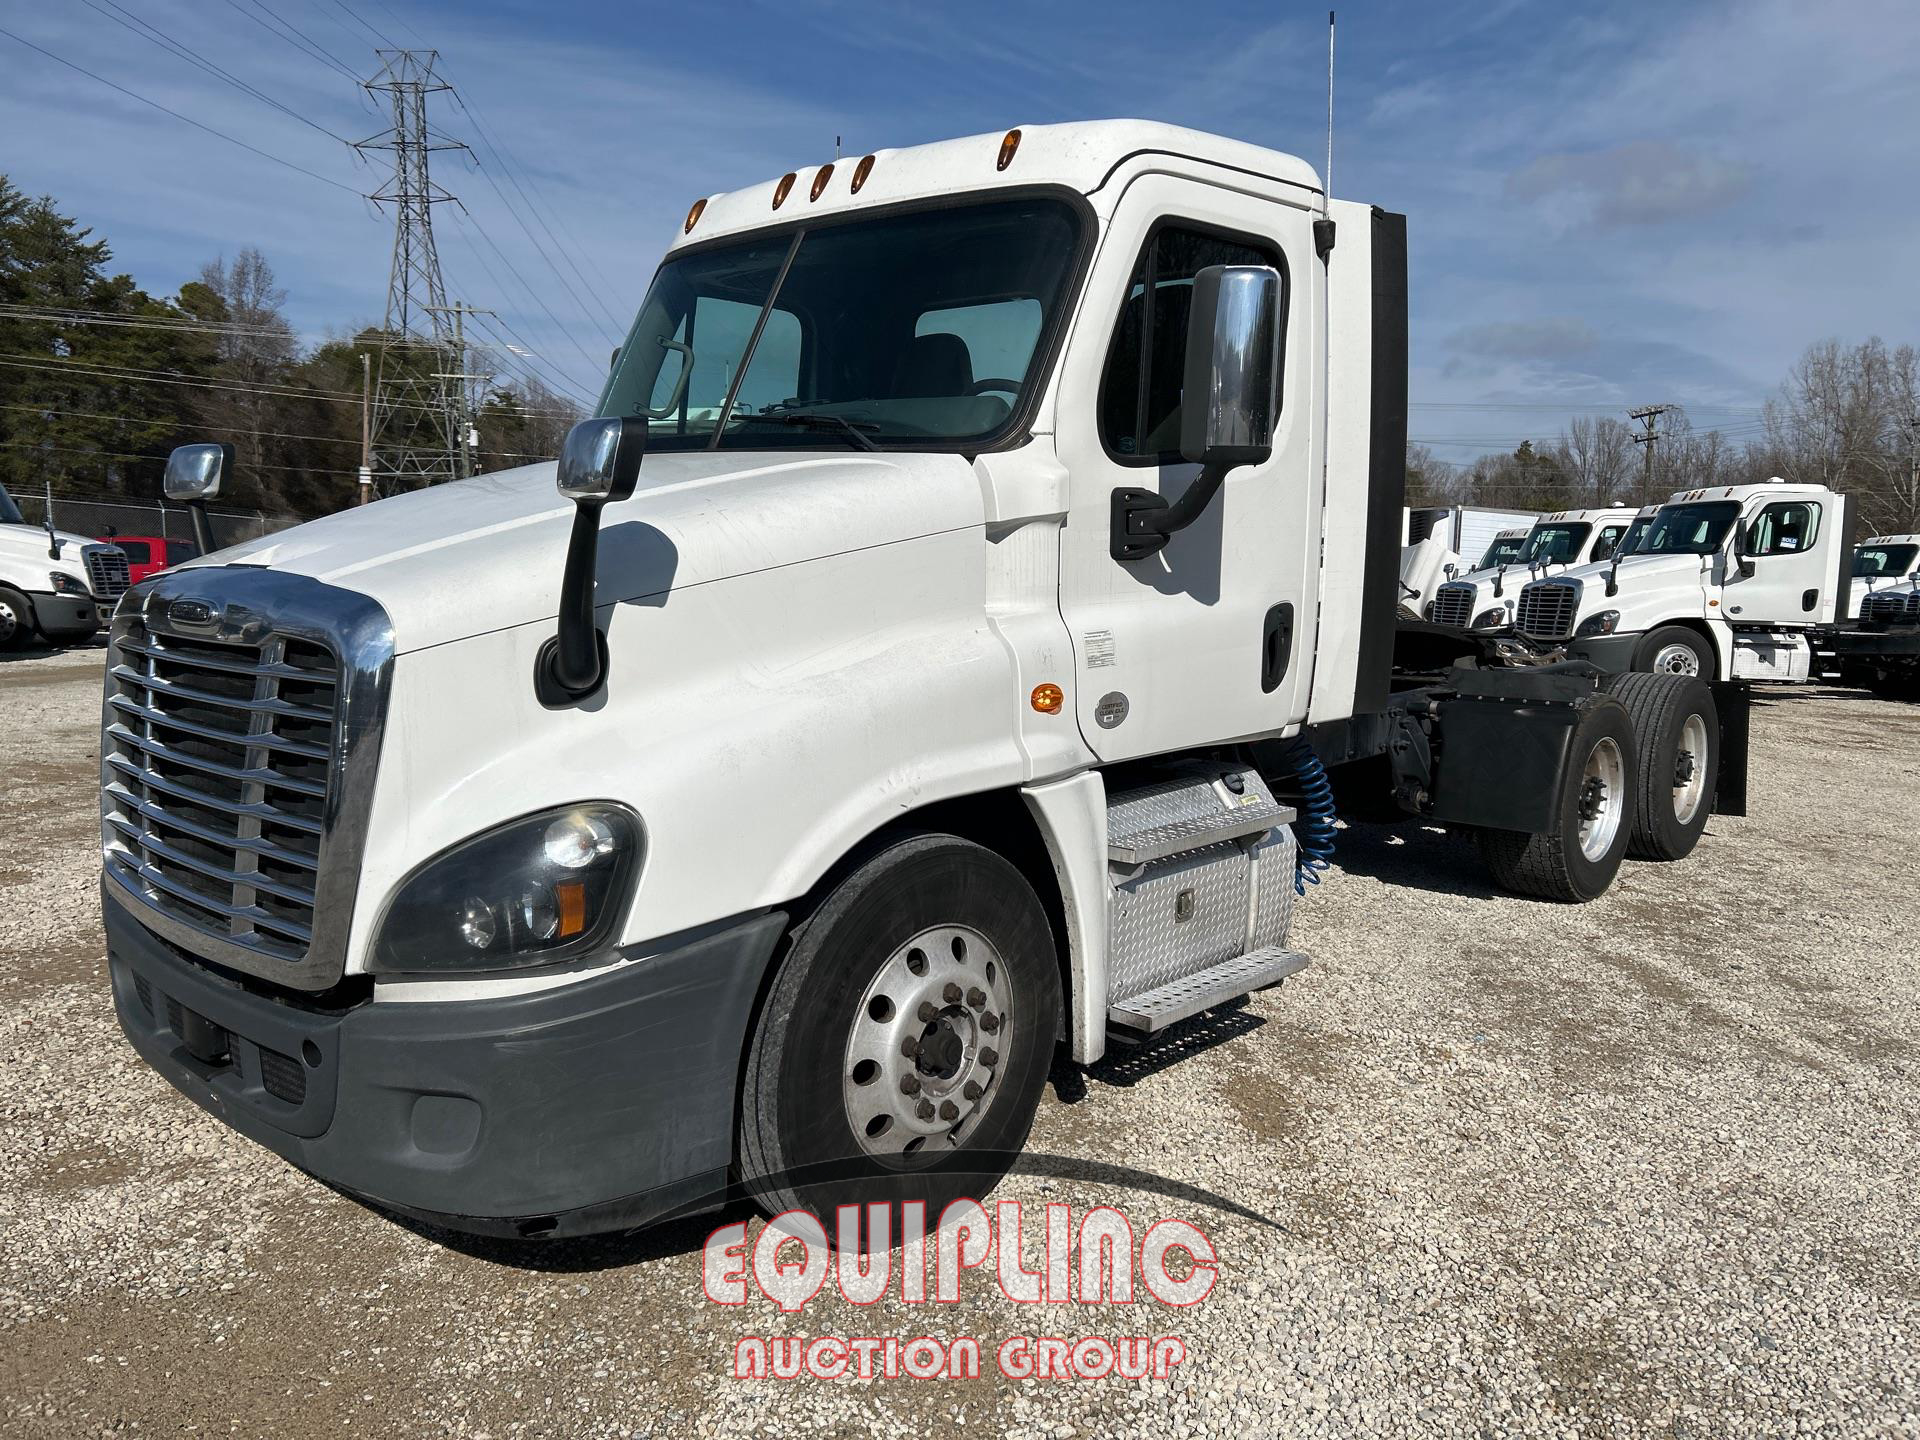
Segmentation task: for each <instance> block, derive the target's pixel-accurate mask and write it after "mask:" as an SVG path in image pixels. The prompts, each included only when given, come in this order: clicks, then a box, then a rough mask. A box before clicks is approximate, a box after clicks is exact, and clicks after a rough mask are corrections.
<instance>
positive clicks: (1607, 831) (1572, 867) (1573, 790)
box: [1477, 695, 1640, 902]
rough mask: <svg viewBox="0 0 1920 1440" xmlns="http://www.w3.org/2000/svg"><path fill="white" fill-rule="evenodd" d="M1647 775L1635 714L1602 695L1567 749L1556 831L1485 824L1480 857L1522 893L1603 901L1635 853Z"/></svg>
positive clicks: (1496, 875)
mask: <svg viewBox="0 0 1920 1440" xmlns="http://www.w3.org/2000/svg"><path fill="white" fill-rule="evenodd" d="M1639 781H1640V772H1639V756H1638V754H1637V753H1636V746H1635V744H1634V737H1633V720H1632V718H1631V717H1630V716H1629V715H1628V714H1627V710H1626V707H1625V706H1624V705H1622V704H1621V703H1620V702H1619V701H1618V700H1615V699H1613V698H1612V697H1611V696H1607V695H1601V696H1598V697H1596V698H1595V700H1594V701H1593V703H1592V704H1591V705H1589V706H1588V707H1587V711H1586V713H1585V714H1584V715H1582V716H1581V717H1580V723H1579V724H1578V725H1576V726H1575V727H1574V731H1573V738H1572V741H1571V742H1570V744H1569V745H1568V747H1567V768H1566V770H1565V771H1564V772H1563V773H1562V775H1561V777H1560V793H1559V794H1558V795H1557V796H1555V797H1554V826H1553V829H1551V830H1550V831H1547V832H1546V833H1544V834H1539V835H1528V834H1524V833H1522V832H1520V831H1516V830H1482V831H1480V832H1479V835H1478V836H1477V839H1478V842H1479V846H1480V858H1481V859H1482V860H1484V861H1485V862H1486V866H1487V869H1489V870H1490V871H1492V872H1493V878H1494V879H1495V880H1497V881H1499V882H1500V884H1501V885H1503V886H1505V887H1506V888H1507V889H1509V890H1512V891H1515V892H1517V893H1519V894H1521V895H1536V896H1538V897H1539V898H1540V899H1542V900H1557V901H1562V902H1580V901H1586V900H1593V899H1596V898H1598V897H1599V896H1601V895H1604V894H1605V893H1606V891H1607V887H1608V886H1609V885H1611V884H1613V877H1614V876H1615V875H1617V874H1618V873H1619V872H1620V861H1621V860H1622V858H1623V857H1624V856H1625V855H1626V853H1627V842H1628V840H1629V839H1630V838H1631V836H1632V833H1633V815H1632V808H1633V796H1634V795H1635V793H1636V791H1637V788H1638V786H1639Z"/></svg>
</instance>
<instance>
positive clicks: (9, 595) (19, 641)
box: [0, 585, 33, 650]
mask: <svg viewBox="0 0 1920 1440" xmlns="http://www.w3.org/2000/svg"><path fill="white" fill-rule="evenodd" d="M31 639H33V607H32V606H30V605H28V604H27V597H26V596H24V595H22V594H21V593H20V592H19V591H18V590H16V589H14V588H13V587H12V586H11V585H0V650H18V649H20V648H21V647H22V646H24V645H25V644H26V643H27V642H28V641H29V640H31Z"/></svg>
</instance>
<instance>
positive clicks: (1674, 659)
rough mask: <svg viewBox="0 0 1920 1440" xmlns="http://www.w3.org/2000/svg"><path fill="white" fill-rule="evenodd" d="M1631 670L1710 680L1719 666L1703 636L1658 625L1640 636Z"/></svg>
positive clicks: (1683, 628) (1669, 626)
mask: <svg viewBox="0 0 1920 1440" xmlns="http://www.w3.org/2000/svg"><path fill="white" fill-rule="evenodd" d="M1633 668H1634V669H1635V670H1641V671H1645V672H1646V673H1647V674H1650V675H1692V676H1695V677H1697V678H1699V679H1701V680H1712V679H1713V678H1715V676H1716V675H1717V674H1718V669H1719V667H1718V666H1717V665H1716V663H1715V661H1714V654H1713V646H1712V645H1711V644H1709V643H1708V642H1707V639H1706V637H1705V636H1703V635H1701V634H1699V633H1698V632H1697V631H1693V630H1689V629H1687V627H1686V626H1684V625H1661V626H1658V627H1656V628H1655V629H1652V630H1649V631H1648V632H1647V633H1646V634H1645V635H1643V636H1641V637H1640V643H1639V644H1638V645H1636V646H1635V647H1634V650H1633Z"/></svg>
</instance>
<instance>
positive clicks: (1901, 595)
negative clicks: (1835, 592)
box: [1860, 590, 1920, 624]
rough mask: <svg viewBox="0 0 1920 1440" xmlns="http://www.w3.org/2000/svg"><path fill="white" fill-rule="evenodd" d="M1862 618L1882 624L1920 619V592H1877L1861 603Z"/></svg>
mask: <svg viewBox="0 0 1920 1440" xmlns="http://www.w3.org/2000/svg"><path fill="white" fill-rule="evenodd" d="M1860 618H1861V619H1862V620H1876V621H1879V622H1880V623H1882V624H1893V623H1895V622H1897V621H1901V620H1914V619H1920V591H1910V590H1876V591H1875V592H1874V593H1873V594H1871V595H1869V596H1867V598H1866V599H1865V600H1863V601H1861V602H1860Z"/></svg>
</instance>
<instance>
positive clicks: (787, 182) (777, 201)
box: [773, 170, 795, 210]
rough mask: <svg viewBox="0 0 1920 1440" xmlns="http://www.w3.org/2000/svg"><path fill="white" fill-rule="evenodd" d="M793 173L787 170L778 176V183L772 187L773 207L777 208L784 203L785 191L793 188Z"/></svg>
mask: <svg viewBox="0 0 1920 1440" xmlns="http://www.w3.org/2000/svg"><path fill="white" fill-rule="evenodd" d="M794 178H795V177H794V173H793V171H791V170H789V171H787V173H786V174H784V175H782V176H781V177H780V183H779V184H778V185H776V186H774V187H773V208H774V209H776V210H778V209H779V208H780V207H781V206H782V205H783V204H785V203H786V199H787V192H788V191H789V190H791V189H793V182H794Z"/></svg>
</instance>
